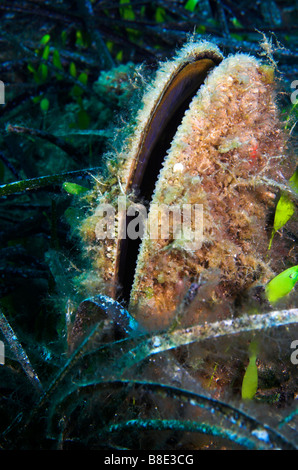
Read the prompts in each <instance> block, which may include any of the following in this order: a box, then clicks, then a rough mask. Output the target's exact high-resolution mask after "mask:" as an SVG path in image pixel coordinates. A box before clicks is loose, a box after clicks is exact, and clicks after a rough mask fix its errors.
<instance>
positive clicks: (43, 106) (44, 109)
mask: <svg viewBox="0 0 298 470" xmlns="http://www.w3.org/2000/svg"><path fill="white" fill-rule="evenodd" d="M49 106H50V102H49V100H48V99H47V98H43V99H42V100H41V102H40V109H41V110H42V112H43V113H45V114H46V113H47V112H48V110H49Z"/></svg>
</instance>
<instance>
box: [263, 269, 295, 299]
mask: <svg viewBox="0 0 298 470" xmlns="http://www.w3.org/2000/svg"><path fill="white" fill-rule="evenodd" d="M297 281H298V265H297V266H292V267H291V268H288V269H286V270H285V271H283V272H281V273H280V274H278V275H277V276H275V277H274V278H273V279H271V281H270V282H269V283H268V284H267V285H266V287H265V293H266V297H267V299H268V300H269V302H270V303H271V304H274V303H275V302H277V301H278V300H280V299H282V298H283V297H285V296H286V295H288V294H289V293H290V292H291V290H292V289H293V287H294V286H295V284H296V282H297Z"/></svg>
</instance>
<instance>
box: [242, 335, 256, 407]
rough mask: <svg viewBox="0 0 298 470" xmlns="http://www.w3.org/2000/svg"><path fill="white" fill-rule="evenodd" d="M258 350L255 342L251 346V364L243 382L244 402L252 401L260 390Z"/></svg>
mask: <svg viewBox="0 0 298 470" xmlns="http://www.w3.org/2000/svg"><path fill="white" fill-rule="evenodd" d="M257 350H258V348H257V344H256V343H255V342H254V341H253V342H252V343H251V344H250V346H249V363H248V366H247V368H246V371H245V374H244V377H243V381H242V388H241V396H242V399H243V400H252V399H253V397H254V396H255V394H256V391H257V389H258V367H257V364H256V360H257V352H258V351H257Z"/></svg>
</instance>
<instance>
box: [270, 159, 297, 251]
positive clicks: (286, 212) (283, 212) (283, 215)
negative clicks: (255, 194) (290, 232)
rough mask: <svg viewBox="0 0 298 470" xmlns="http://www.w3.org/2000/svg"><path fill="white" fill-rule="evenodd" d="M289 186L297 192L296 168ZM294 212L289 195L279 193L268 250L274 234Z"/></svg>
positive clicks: (293, 205)
mask: <svg viewBox="0 0 298 470" xmlns="http://www.w3.org/2000/svg"><path fill="white" fill-rule="evenodd" d="M289 185H290V187H291V188H292V189H293V190H294V191H295V192H296V193H298V168H297V170H296V171H295V173H294V174H293V176H292V177H291V178H290V180H289ZM294 212H295V203H294V202H293V201H292V199H291V198H290V196H289V195H288V194H286V193H285V192H282V193H281V196H280V199H279V201H278V203H277V206H276V209H275V215H274V222H273V230H272V233H271V238H270V242H269V246H268V250H270V249H271V245H272V241H273V238H274V235H275V234H276V232H277V231H278V230H280V229H281V228H282V227H283V226H284V225H285V224H286V223H287V222H288V220H290V218H291V217H292V215H293V214H294Z"/></svg>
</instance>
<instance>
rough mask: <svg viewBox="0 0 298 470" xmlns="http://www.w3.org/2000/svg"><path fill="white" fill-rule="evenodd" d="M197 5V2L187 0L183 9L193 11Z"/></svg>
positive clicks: (196, 0)
mask: <svg viewBox="0 0 298 470" xmlns="http://www.w3.org/2000/svg"><path fill="white" fill-rule="evenodd" d="M198 3H199V0H187V2H186V4H185V6H184V8H185V9H186V10H188V11H195V8H196V6H197V4H198Z"/></svg>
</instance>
